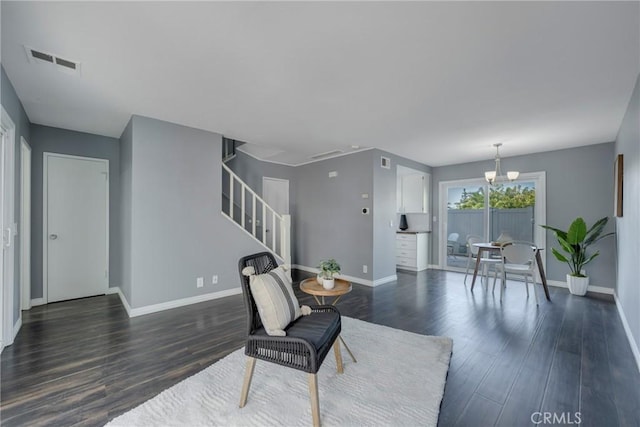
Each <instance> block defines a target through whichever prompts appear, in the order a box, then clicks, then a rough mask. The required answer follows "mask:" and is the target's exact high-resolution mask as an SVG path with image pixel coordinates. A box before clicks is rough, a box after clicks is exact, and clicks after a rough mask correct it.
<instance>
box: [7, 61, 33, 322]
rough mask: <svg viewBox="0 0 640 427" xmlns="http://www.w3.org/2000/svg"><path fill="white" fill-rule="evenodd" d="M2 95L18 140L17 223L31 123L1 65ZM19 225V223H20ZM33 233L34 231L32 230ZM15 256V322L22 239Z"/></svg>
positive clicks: (17, 306)
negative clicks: (22, 143) (22, 145)
mask: <svg viewBox="0 0 640 427" xmlns="http://www.w3.org/2000/svg"><path fill="white" fill-rule="evenodd" d="M0 95H1V101H0V102H1V103H2V106H3V107H4V109H5V111H6V112H7V114H9V116H10V117H11V120H13V124H14V125H15V126H16V129H15V131H16V134H15V137H16V141H15V146H14V153H15V163H14V165H15V169H14V170H15V179H14V185H15V187H14V188H15V193H14V199H13V200H14V215H15V217H14V221H15V222H16V223H18V224H19V223H20V184H21V181H22V180H21V176H20V165H21V161H22V155H21V152H20V138H21V137H22V138H24V139H25V140H26V141H27V144H29V145H31V136H30V129H31V123H30V122H29V118H28V117H27V113H26V112H25V111H24V107H23V106H22V103H21V102H20V99H18V95H17V94H16V91H15V89H14V88H13V85H12V84H11V81H10V80H9V78H8V77H7V74H6V73H5V71H4V67H2V66H0ZM18 227H19V225H18ZM32 233H33V231H32ZM14 250H15V256H14V264H13V280H14V282H13V322H14V324H15V322H16V321H17V320H18V318H19V317H20V239H19V236H18V239H16V243H15V247H14ZM32 280H33V279H32Z"/></svg>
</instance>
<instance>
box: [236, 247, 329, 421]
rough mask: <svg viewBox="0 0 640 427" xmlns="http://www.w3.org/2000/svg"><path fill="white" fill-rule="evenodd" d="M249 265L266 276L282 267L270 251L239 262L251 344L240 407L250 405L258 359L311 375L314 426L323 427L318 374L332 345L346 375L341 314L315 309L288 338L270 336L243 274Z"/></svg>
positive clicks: (291, 328)
mask: <svg viewBox="0 0 640 427" xmlns="http://www.w3.org/2000/svg"><path fill="white" fill-rule="evenodd" d="M248 266H252V267H254V269H255V273H256V274H264V273H267V272H269V271H271V270H272V269H274V268H276V267H277V266H278V264H277V262H276V260H275V258H274V256H273V255H272V254H271V253H269V252H261V253H257V254H254V255H250V256H246V257H244V258H242V259H240V261H239V262H238V270H239V272H240V281H241V282H242V293H243V296H244V303H245V307H246V310H247V344H246V346H245V350H244V352H245V354H246V355H247V356H248V360H247V366H246V371H245V377H244V384H243V386H242V395H241V397H240V407H241V408H242V407H244V406H245V404H246V403H247V396H248V394H249V388H250V386H251V378H252V376H253V370H254V367H255V363H256V360H257V359H261V360H266V361H268V362H272V363H277V364H278V365H282V366H287V367H289V368H293V369H297V370H300V371H304V372H307V373H308V379H309V392H310V394H311V396H310V397H311V413H312V415H313V425H314V426H319V425H320V404H319V400H318V381H317V376H316V374H317V372H318V369H320V366H321V365H322V362H323V361H324V359H325V357H326V356H327V353H329V350H331V347H332V346H333V349H334V352H335V357H336V364H337V367H338V372H339V373H342V357H341V355H340V343H339V341H338V340H337V338H338V336H339V335H340V330H341V321H340V312H338V310H337V309H336V308H335V307H333V306H315V307H311V309H312V313H311V314H310V315H308V316H301V317H299V318H298V319H297V320H295V321H293V322H291V323H290V324H289V326H287V327H286V329H285V330H286V332H287V335H286V336H284V337H279V336H270V335H267V333H266V331H265V329H264V327H263V326H262V322H261V321H260V315H259V314H258V310H257V307H256V304H255V302H254V300H253V295H252V294H251V288H250V287H249V278H248V277H246V276H243V275H242V269H243V268H245V267H248Z"/></svg>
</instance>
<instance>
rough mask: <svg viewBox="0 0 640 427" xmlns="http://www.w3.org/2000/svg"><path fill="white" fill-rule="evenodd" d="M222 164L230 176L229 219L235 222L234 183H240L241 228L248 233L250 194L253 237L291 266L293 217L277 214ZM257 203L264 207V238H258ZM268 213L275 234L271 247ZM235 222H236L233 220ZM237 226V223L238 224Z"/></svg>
mask: <svg viewBox="0 0 640 427" xmlns="http://www.w3.org/2000/svg"><path fill="white" fill-rule="evenodd" d="M221 164H222V168H223V169H224V170H225V171H226V172H227V173H228V174H229V217H230V218H231V219H232V220H233V212H234V196H235V194H234V185H235V184H234V181H238V182H239V183H240V186H241V192H240V194H241V197H240V226H241V227H242V229H243V230H245V231H247V229H246V227H245V217H246V213H245V211H246V209H245V202H246V193H247V192H249V194H250V195H251V199H252V203H251V211H252V212H251V221H252V222H251V233H250V234H251V235H252V236H253V237H254V238H255V239H256V240H258V241H259V242H260V243H262V245H263V246H265V247H266V248H267V249H269V250H270V251H272V252H273V253H274V254H276V255H278V256H279V257H280V258H282V260H283V261H284V262H285V264H290V263H291V249H290V246H291V243H290V241H289V239H290V236H289V234H290V229H291V216H290V215H287V214H282V215H281V214H279V213H278V212H276V211H275V210H274V209H273V208H272V207H271V206H269V204H267V202H265V200H264V199H263V198H262V197H260V196H259V195H258V194H257V193H256V192H255V191H253V189H251V187H249V186H248V185H247V184H246V183H245V182H244V181H243V180H242V178H240V177H239V176H238V175H237V174H236V173H235V172H233V171H232V170H231V169H230V168H229V166H227V165H226V164H225V163H221ZM256 201H259V202H260V204H261V205H262V219H263V221H262V238H261V239H260V238H258V236H257V235H256ZM267 212H270V213H271V222H272V224H271V227H272V229H273V234H272V241H271V245H272V246H269V244H268V243H267V235H266V233H267V232H266V230H267V227H266V224H265V223H264V220H265V218H266V217H267ZM233 221H234V222H235V220H233ZM277 221H279V222H280V224H281V225H280V252H281V253H277V251H276V232H275V231H276V222H277ZM236 224H237V223H236Z"/></svg>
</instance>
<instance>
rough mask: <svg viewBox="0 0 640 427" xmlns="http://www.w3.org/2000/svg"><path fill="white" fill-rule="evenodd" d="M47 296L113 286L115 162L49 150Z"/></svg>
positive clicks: (66, 295)
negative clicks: (111, 224) (112, 181)
mask: <svg viewBox="0 0 640 427" xmlns="http://www.w3.org/2000/svg"><path fill="white" fill-rule="evenodd" d="M44 165H45V166H44V167H45V171H44V172H45V173H44V174H43V175H44V180H45V182H44V188H45V191H44V197H45V201H44V202H45V203H44V209H45V215H44V217H45V227H44V232H45V235H44V242H43V244H44V252H45V266H46V268H45V269H44V276H45V277H44V282H45V284H46V288H47V302H54V301H62V300H67V299H73V298H81V297H87V296H92V295H100V294H104V293H106V291H107V289H108V286H109V285H108V265H109V262H108V253H109V252H108V221H109V218H108V208H109V180H108V170H109V163H108V161H107V160H101V159H90V158H83V157H75V156H63V155H59V154H53V153H44Z"/></svg>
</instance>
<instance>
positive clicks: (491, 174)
mask: <svg viewBox="0 0 640 427" xmlns="http://www.w3.org/2000/svg"><path fill="white" fill-rule="evenodd" d="M493 146H494V147H496V169H495V170H492V171H486V172H485V173H484V179H486V180H487V182H488V183H489V185H493V184H495V183H496V182H498V181H507V180H509V181H513V180H515V179H518V176H519V175H520V172H518V171H508V172H507V176H506V177H505V176H504V175H502V170H501V169H500V147H501V146H502V143H497V144H493Z"/></svg>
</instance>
